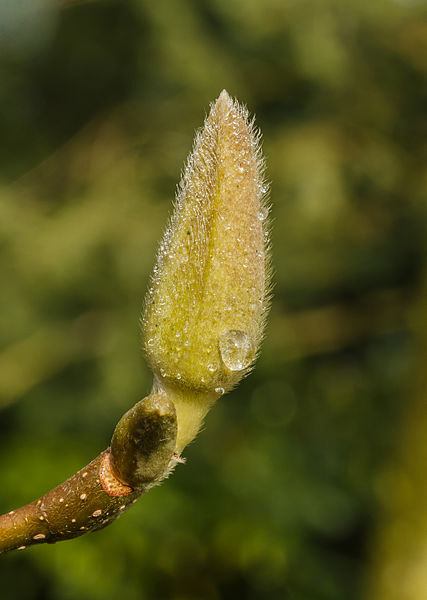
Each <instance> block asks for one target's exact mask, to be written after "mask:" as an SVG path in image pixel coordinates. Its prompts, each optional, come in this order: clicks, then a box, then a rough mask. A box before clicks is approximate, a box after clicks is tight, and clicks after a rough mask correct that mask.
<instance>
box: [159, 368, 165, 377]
mask: <svg viewBox="0 0 427 600" xmlns="http://www.w3.org/2000/svg"><path fill="white" fill-rule="evenodd" d="M160 375H161V376H162V377H166V371H165V370H164V369H160Z"/></svg>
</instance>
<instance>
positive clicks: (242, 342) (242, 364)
mask: <svg viewBox="0 0 427 600" xmlns="http://www.w3.org/2000/svg"><path fill="white" fill-rule="evenodd" d="M219 351H220V353H221V358H222V362H223V363H224V365H225V366H226V367H227V368H228V369H230V371H241V370H242V369H245V368H246V367H248V366H249V365H250V363H251V361H252V358H253V355H254V351H253V346H252V343H251V340H250V338H249V336H248V334H247V333H245V332H244V331H241V330H239V329H232V330H230V331H226V332H225V333H223V334H222V335H221V336H220V338H219Z"/></svg>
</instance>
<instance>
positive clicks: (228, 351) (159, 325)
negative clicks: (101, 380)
mask: <svg viewBox="0 0 427 600" xmlns="http://www.w3.org/2000/svg"><path fill="white" fill-rule="evenodd" d="M266 191H267V188H266V186H265V184H264V182H263V161H262V157H261V152H260V147H259V135H258V133H257V132H256V131H255V129H254V127H253V124H252V123H251V122H250V121H249V120H248V114H247V112H246V110H245V109H244V108H242V107H241V106H240V105H239V104H238V103H237V102H235V101H233V100H232V99H231V98H230V96H229V95H228V94H227V92H226V91H225V90H224V91H223V92H222V93H221V94H220V96H219V98H218V100H217V101H216V102H215V103H214V104H213V105H212V107H211V111H210V113H209V116H208V117H207V119H206V121H205V124H204V127H203V128H202V130H201V131H200V132H199V133H198V134H197V136H196V140H195V144H194V149H193V152H192V154H191V155H190V158H189V160H188V163H187V166H186V168H185V171H184V175H183V178H182V181H181V183H180V186H179V191H178V196H177V200H176V205H175V210H174V213H173V215H172V218H171V220H170V224H169V227H168V229H167V231H166V233H165V235H164V238H163V241H162V243H161V245H160V249H159V252H158V257H157V264H156V266H155V268H154V273H153V276H152V282H151V287H150V290H149V292H148V295H147V298H146V302H145V308H144V312H143V319H142V323H143V342H144V349H145V352H146V355H147V357H148V360H149V363H150V365H151V367H152V369H153V372H154V374H155V386H156V388H161V389H162V390H165V391H166V392H167V393H168V394H169V395H170V396H171V397H172V398H173V400H174V403H175V407H176V412H177V419H178V442H177V447H178V449H181V448H182V447H183V446H184V445H185V444H186V443H188V442H189V441H191V439H193V437H194V436H195V435H196V434H197V431H198V429H199V428H200V425H201V421H202V419H203V417H204V415H205V414H206V412H207V410H208V408H209V406H210V405H211V404H212V403H213V402H214V401H215V400H216V399H217V398H218V397H219V396H220V395H222V394H223V393H224V392H226V391H228V390H230V389H231V388H232V387H233V386H234V385H235V384H236V383H237V382H238V381H239V380H240V379H241V378H242V377H243V376H244V375H245V374H246V373H247V372H248V371H249V370H250V368H251V366H252V364H253V362H254V360H255V358H256V355H257V352H258V349H259V345H260V341H261V338H262V334H263V327H264V322H265V316H266V311H267V309H268V304H269V303H268V292H269V258H268V243H267V231H266V221H267V219H266V217H267V214H268V209H267V206H266V203H265V195H266Z"/></svg>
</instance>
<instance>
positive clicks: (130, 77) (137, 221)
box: [0, 0, 427, 600]
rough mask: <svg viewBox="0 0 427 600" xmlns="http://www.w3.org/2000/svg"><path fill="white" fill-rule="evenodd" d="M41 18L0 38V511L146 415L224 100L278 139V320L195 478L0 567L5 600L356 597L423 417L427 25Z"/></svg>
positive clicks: (326, 12) (238, 13) (230, 14)
mask: <svg viewBox="0 0 427 600" xmlns="http://www.w3.org/2000/svg"><path fill="white" fill-rule="evenodd" d="M7 4H10V3H7ZM34 4H38V5H40V6H41V4H42V3H41V2H40V3H34ZM63 4H65V5H66V4H67V3H66V2H64V3H63ZM70 4H71V3H70ZM46 5H47V3H46ZM2 10H4V9H3V8H0V23H3V25H2V28H3V29H2V31H3V30H4V28H5V27H6V25H4V23H5V22H6V20H5V18H2V12H1V11H2ZM40 10H41V9H40ZM50 11H51V12H46V13H45V15H43V14H42V13H40V18H39V19H35V18H33V19H27V20H25V19H23V18H21V19H20V20H19V19H18V21H17V22H18V25H17V28H16V29H14V30H12V29H11V28H10V29H9V30H8V32H7V35H6V34H5V35H2V36H1V39H0V45H1V52H0V72H1V80H2V84H1V90H0V103H1V105H0V108H1V110H0V115H1V117H0V118H1V131H2V133H1V140H0V157H1V160H0V178H1V179H0V181H2V182H3V183H2V185H1V186H0V266H1V281H2V284H1V293H0V310H1V314H2V320H1V322H0V333H1V339H0V344H1V348H2V350H1V352H0V407H1V409H2V410H1V412H0V511H6V510H9V509H11V508H14V507H16V506H19V505H21V504H23V503H26V502H28V501H30V500H32V499H33V498H35V497H37V496H38V495H41V494H42V493H44V492H45V491H46V490H47V489H50V488H51V487H53V486H54V485H56V484H58V483H60V481H63V480H64V479H65V478H66V477H67V476H69V475H71V474H72V473H74V472H75V471H76V470H77V469H79V468H80V467H81V465H82V464H86V463H87V462H88V461H89V460H90V459H91V458H92V457H93V456H95V455H96V454H98V452H99V451H100V450H101V449H102V448H104V447H105V446H106V445H108V443H109V438H110V435H111V430H112V427H113V426H114V424H115V423H116V422H117V420H118V418H119V416H120V415H121V414H123V413H124V412H125V411H126V410H127V408H129V407H130V406H132V405H133V404H134V403H135V402H136V401H137V400H138V399H139V398H141V397H142V396H144V395H145V394H146V393H147V392H148V391H149V387H150V385H151V374H150V373H149V371H148V369H147V367H146V366H145V365H144V363H143V359H142V353H141V350H140V344H139V334H138V331H137V327H138V318H139V312H140V306H141V302H142V298H143V296H144V293H145V290H146V287H147V283H148V282H147V277H148V273H149V271H150V269H151V266H152V264H153V260H154V250H155V247H156V244H157V241H158V240H159V238H160V235H161V232H162V231H163V228H164V224H165V222H166V217H167V212H168V210H169V207H170V200H171V196H172V194H173V193H174V188H175V184H176V181H177V179H178V174H179V172H180V169H181V166H182V162H183V160H184V158H185V156H186V155H187V152H188V148H189V146H190V143H191V139H192V137H193V131H194V128H195V127H196V126H198V125H199V124H200V123H201V122H202V117H203V110H202V108H201V107H205V108H206V109H207V107H208V103H209V102H210V100H211V99H212V98H215V97H216V96H217V95H218V93H219V92H220V90H221V89H222V88H224V87H225V88H227V90H228V91H229V92H230V93H231V94H233V95H235V96H237V97H238V98H239V99H240V100H242V101H245V102H246V103H247V104H248V106H249V108H250V110H251V112H255V113H256V115H257V123H258V124H259V126H260V127H261V129H262V130H263V134H264V140H265V143H264V149H265V153H266V155H267V161H268V177H269V179H271V180H272V182H273V185H272V202H273V218H274V230H273V254H274V268H275V273H276V274H275V280H276V285H275V298H274V303H273V310H272V315H271V319H270V324H269V327H268V329H267V334H266V339H265V343H264V347H263V351H262V353H261V358H260V360H259V362H258V364H257V368H256V370H255V372H254V374H253V375H251V377H250V378H248V379H247V380H245V381H244V382H243V383H242V384H241V386H240V387H239V388H238V389H237V390H236V391H235V392H233V395H231V396H230V397H227V396H225V397H224V398H222V399H221V400H220V401H219V402H218V404H217V406H215V408H214V409H213V410H212V412H211V413H210V415H209V417H208V420H207V423H206V427H205V430H204V431H203V432H202V433H201V435H200V436H199V438H198V439H197V440H196V441H195V442H194V443H193V444H192V445H191V446H190V447H189V448H188V449H187V450H186V452H185V456H186V457H187V464H186V465H182V466H179V468H177V470H176V473H175V474H174V476H173V478H171V479H170V480H169V481H168V482H167V484H166V485H164V486H162V487H161V488H158V489H155V490H152V491H151V492H150V494H148V495H147V496H146V497H145V498H144V499H143V500H142V501H141V502H139V503H138V504H137V505H135V507H134V508H133V510H132V511H130V512H129V513H128V514H126V515H125V516H124V517H123V518H122V519H120V521H119V522H118V523H116V524H115V525H114V526H112V527H109V528H107V529H105V530H103V531H102V532H100V533H97V534H95V535H93V536H85V537H83V538H79V539H78V540H74V541H72V542H67V543H65V544H62V545H60V544H59V545H56V546H53V547H48V546H46V547H42V546H40V547H37V548H33V549H30V550H28V551H24V552H23V553H20V554H15V555H8V556H6V557H3V558H2V559H1V562H0V578H1V581H2V589H3V590H7V591H4V597H5V598H8V600H9V599H10V600H18V599H19V600H21V598H25V599H26V600H27V599H28V600H36V599H37V600H38V599H42V598H43V600H74V599H76V600H77V599H79V600H98V599H103V600H104V599H113V598H116V597H117V596H118V595H120V597H123V598H125V597H126V598H127V600H141V599H144V598H147V599H149V600H157V599H159V600H160V599H166V598H174V599H179V600H184V599H185V600H190V599H194V600H195V599H199V598H203V599H206V600H218V599H221V600H223V599H225V600H227V599H230V600H231V599H233V600H234V598H245V599H251V600H252V599H253V600H258V599H259V598H268V599H269V600H270V599H272V600H275V599H276V598H277V599H279V598H280V599H283V598H289V599H292V600H342V599H343V598H346V599H348V600H356V599H360V598H362V594H363V592H362V588H363V578H364V575H365V573H366V571H367V569H368V568H369V564H370V557H369V542H370V540H371V537H372V535H373V532H374V529H375V526H376V525H377V523H378V504H379V501H381V500H383V498H384V496H385V495H386V494H387V493H388V492H389V488H388V487H387V477H386V476H385V475H384V472H383V469H384V464H385V462H386V461H387V460H388V459H389V458H390V455H391V454H392V453H393V452H394V451H395V449H396V446H397V443H398V439H399V431H400V423H401V419H402V416H404V415H405V413H406V411H408V410H410V407H411V395H410V388H409V385H408V379H409V367H410V365H411V361H412V358H413V355H414V349H413V345H412V342H411V337H410V335H409V333H408V319H409V315H410V314H411V313H410V310H411V307H412V305H413V301H414V299H416V294H417V290H418V282H419V278H420V273H421V269H422V261H423V252H424V251H425V239H426V225H425V214H424V208H423V203H424V202H425V197H426V192H427V189H426V185H427V181H426V177H425V164H426V156H425V136H426V125H425V106H426V87H425V83H424V82H425V76H426V72H425V71H426V64H427V47H426V43H425V39H426V35H425V34H426V26H425V16H426V15H425V6H423V4H422V3H416V2H407V3H405V2H397V1H393V0H373V1H371V2H358V1H356V0H350V1H348V2H345V3H343V2H342V1H341V0H327V1H325V2H320V1H315V0H306V1H305V2H304V1H300V2H276V1H273V0H266V1H265V2H258V3H257V2H247V1H245V2H244V1H243V0H242V1H240V0H239V1H235V2H223V1H221V0H210V1H208V2H195V1H194V2H191V1H189V0H188V1H184V2H179V3H178V2H177V3H173V2H169V3H162V2H148V1H143V0H133V1H132V2H124V1H123V2H118V1H117V2H103V1H98V2H89V3H86V4H85V3H83V4H80V5H78V6H75V7H72V6H70V7H68V8H62V9H61V10H58V12H53V9H50ZM3 17H4V15H3ZM423 19H424V20H423ZM31 25H34V29H31ZM10 27H12V26H10ZM24 28H25V32H26V35H23V34H24ZM24 571H25V573H26V577H25V579H23V578H22V576H21V575H20V574H21V573H22V572H24Z"/></svg>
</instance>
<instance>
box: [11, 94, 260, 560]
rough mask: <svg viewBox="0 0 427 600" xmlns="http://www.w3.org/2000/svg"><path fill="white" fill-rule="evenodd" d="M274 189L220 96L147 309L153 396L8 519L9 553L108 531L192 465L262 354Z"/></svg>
mask: <svg viewBox="0 0 427 600" xmlns="http://www.w3.org/2000/svg"><path fill="white" fill-rule="evenodd" d="M266 191H267V188H266V186H265V184H264V182H263V161H262V157H261V151H260V146H259V134H258V133H257V132H256V131H255V129H254V127H253V125H252V123H251V122H250V121H249V119H248V114H247V112H246V110H245V109H244V108H242V107H241V106H239V104H238V103H237V102H235V101H233V100H232V99H231V98H230V96H229V95H228V94H227V92H226V91H223V92H221V94H220V96H219V98H218V100H217V101H216V102H215V103H214V104H213V105H212V107H211V111H210V113H209V116H208V117H207V119H206V121H205V124H204V127H203V129H202V130H201V131H200V132H199V133H198V134H197V136H196V140H195V144H194V149H193V152H192V154H191V155H190V158H189V160H188V163H187V166H186V168H185V171H184V175H183V178H182V181H181V184H180V187H179V192H178V197H177V201H176V206H175V212H174V214H173V215H172V218H171V221H170V225H169V228H168V229H167V231H166V234H165V236H164V239H163V242H162V244H161V246H160V250H159V253H158V257H157V265H156V266H155V268H154V273H153V276H152V283H151V288H150V290H149V292H148V295H147V299H146V303H145V309H144V313H143V319H142V325H143V341H144V349H145V352H146V355H147V357H148V360H149V362H150V365H151V368H152V369H153V374H154V385H153V389H152V391H151V394H150V395H149V396H148V397H147V398H144V400H141V401H140V402H138V403H137V404H136V405H135V406H134V407H133V408H132V409H130V410H129V411H128V412H127V413H125V415H123V417H122V418H121V419H120V421H119V423H118V424H117V426H116V429H115V431H114V434H113V438H112V441H111V447H110V448H107V450H106V451H104V452H102V453H101V454H100V455H99V456H98V457H97V458H96V459H95V460H93V461H92V462H91V463H90V464H89V465H88V466H87V467H85V468H84V469H82V470H81V471H79V472H78V473H76V474H75V475H74V476H73V477H71V478H70V479H68V480H67V481H65V482H64V483H62V484H61V485H59V486H58V487H56V488H55V489H53V490H51V491H50V492H48V493H47V494H45V495H44V496H42V497H41V498H39V499H38V500H35V501H34V502H31V503H30V504H27V505H26V506H23V507H22V508H20V509H17V510H12V511H10V512H9V513H7V514H4V515H1V516H0V554H1V553H2V552H8V551H9V550H14V549H18V550H21V549H24V548H26V547H27V546H29V545H33V544H41V543H45V542H48V543H53V542H56V541H59V540H64V539H70V538H73V537H76V536H79V535H83V534H84V533H87V532H89V531H95V530H97V529H100V528H102V527H105V526H106V525H108V524H109V523H110V522H112V521H113V520H114V519H116V518H117V517H118V516H119V515H121V514H122V513H123V512H124V511H125V510H126V509H127V508H128V507H129V506H131V504H133V503H134V502H136V500H137V498H138V497H139V496H140V495H142V494H143V493H145V492H146V491H147V490H148V489H150V488H151V487H153V486H154V485H157V484H158V483H160V481H162V479H164V478H165V477H166V476H167V475H168V474H169V473H170V471H171V470H172V469H173V467H174V466H175V465H176V464H177V463H179V462H184V461H183V460H182V459H181V457H180V454H181V451H182V449H183V448H184V447H185V446H186V445H187V444H188V443H189V442H190V441H191V440H192V439H193V438H194V437H195V436H196V435H197V432H198V431H199V429H200V426H201V424H202V421H203V418H204V416H205V414H206V413H207V411H208V410H209V407H210V406H211V405H212V404H213V403H214V402H215V400H217V398H219V397H220V396H221V395H222V394H224V393H225V392H227V391H229V390H230V389H231V388H232V387H233V386H234V385H236V384H237V383H238V382H239V381H240V379H241V378H242V377H244V375H246V374H247V373H248V372H249V370H250V368H251V367H252V365H253V363H254V360H255V358H256V355H257V352H258V350H259V345H260V342H261V338H262V335H263V328H264V322H265V317H266V312H267V310H268V304H269V297H268V293H269V254H268V242H267V230H266V222H267V219H266V217H267V214H268V209H267V206H266V203H265V195H266Z"/></svg>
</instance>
